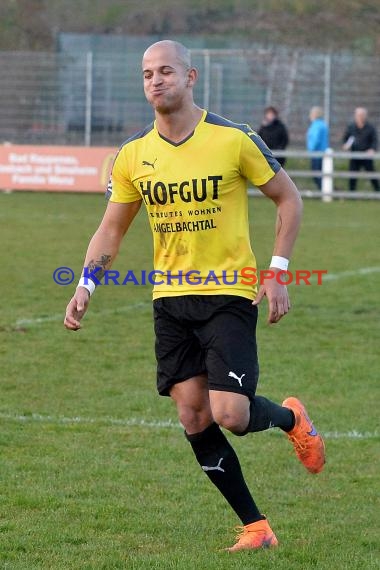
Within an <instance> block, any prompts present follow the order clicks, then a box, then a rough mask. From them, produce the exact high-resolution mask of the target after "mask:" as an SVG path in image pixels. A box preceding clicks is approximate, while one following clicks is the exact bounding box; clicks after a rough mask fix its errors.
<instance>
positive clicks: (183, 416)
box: [177, 406, 212, 434]
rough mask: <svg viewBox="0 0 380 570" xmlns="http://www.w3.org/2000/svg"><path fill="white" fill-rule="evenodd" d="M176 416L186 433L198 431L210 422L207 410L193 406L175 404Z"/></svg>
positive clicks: (210, 418)
mask: <svg viewBox="0 0 380 570" xmlns="http://www.w3.org/2000/svg"><path fill="white" fill-rule="evenodd" d="M177 408H178V418H179V421H180V422H181V424H182V425H183V427H184V428H185V430H186V433H189V434H193V433H200V432H202V431H203V430H205V429H206V428H207V427H208V426H209V425H210V423H211V422H212V417H211V414H210V412H209V410H205V409H198V408H193V407H191V406H177Z"/></svg>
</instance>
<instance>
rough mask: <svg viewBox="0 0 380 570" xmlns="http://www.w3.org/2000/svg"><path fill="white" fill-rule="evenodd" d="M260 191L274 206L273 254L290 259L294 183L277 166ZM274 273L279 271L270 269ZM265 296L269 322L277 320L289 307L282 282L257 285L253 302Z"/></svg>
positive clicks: (298, 210)
mask: <svg viewBox="0 0 380 570" xmlns="http://www.w3.org/2000/svg"><path fill="white" fill-rule="evenodd" d="M259 188H260V190H261V191H262V192H263V193H264V194H265V195H266V196H268V198H270V199H271V200H273V202H274V203H275V204H276V206H277V221H276V239H275V243H274V249H273V255H278V256H281V257H285V258H287V259H290V257H291V254H292V251H293V246H294V242H295V241H296V238H297V234H298V231H299V228H300V224H301V217H302V200H301V196H300V194H299V192H298V190H297V188H296V186H295V184H294V182H293V181H292V180H291V179H290V178H289V176H288V175H287V174H286V172H285V170H283V169H282V168H281V170H279V171H278V172H277V173H276V174H275V175H274V176H273V178H271V180H269V182H266V183H265V184H263V185H261V186H260V187H259ZM270 269H271V270H272V271H273V272H274V273H275V274H276V273H278V272H279V271H280V269H277V268H273V267H272V268H270ZM264 296H265V297H267V299H268V304H269V316H268V322H269V323H277V322H278V321H279V320H280V319H281V318H282V317H283V316H284V315H286V314H287V313H288V311H289V309H290V300H289V295H288V291H287V288H286V286H285V285H280V284H279V283H278V282H277V280H276V279H273V278H272V279H266V280H265V281H264V283H263V285H261V286H260V289H259V292H258V294H257V296H256V299H255V301H254V304H255V305H257V304H258V303H260V301H261V300H262V298H263V297H264Z"/></svg>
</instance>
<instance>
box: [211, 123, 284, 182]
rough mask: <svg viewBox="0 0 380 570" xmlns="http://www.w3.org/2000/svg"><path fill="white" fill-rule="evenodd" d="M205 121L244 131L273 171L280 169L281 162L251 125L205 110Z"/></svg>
mask: <svg viewBox="0 0 380 570" xmlns="http://www.w3.org/2000/svg"><path fill="white" fill-rule="evenodd" d="M205 123H209V124H210V125H217V126H218V127H229V128H232V129H237V130H239V131H242V132H243V133H245V134H246V135H247V136H249V138H250V139H251V141H252V142H253V143H255V145H256V146H257V148H258V149H259V150H260V152H261V153H262V155H263V156H264V158H265V160H266V161H267V163H268V164H269V166H270V167H271V169H272V170H273V172H278V171H279V170H280V169H281V164H280V163H279V162H278V161H277V160H276V159H275V157H274V156H273V154H272V152H271V151H270V150H269V148H268V147H267V145H266V144H265V142H264V141H263V139H262V138H261V137H259V135H258V134H257V133H255V132H254V131H253V130H252V129H251V127H250V126H249V125H247V124H244V123H233V122H232V121H230V120H229V119H225V118H224V117H221V116H220V115H216V114H215V113H209V112H207V115H206V117H205Z"/></svg>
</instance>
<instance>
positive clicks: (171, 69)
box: [143, 47, 193, 114]
mask: <svg viewBox="0 0 380 570" xmlns="http://www.w3.org/2000/svg"><path fill="white" fill-rule="evenodd" d="M191 72H192V70H187V69H186V68H185V66H184V65H183V63H182V62H181V61H179V60H178V59H177V57H176V53H175V50H171V49H168V48H161V47H155V48H152V49H148V50H147V51H146V52H145V55H144V59H143V77H144V92H145V96H146V98H147V100H148V102H149V103H150V104H151V105H152V106H153V108H154V109H155V110H156V111H158V112H159V113H162V114H167V113H173V112H175V111H177V110H179V109H180V108H181V106H182V105H183V103H184V102H185V101H186V99H187V97H188V94H189V89H190V87H192V85H193V82H192V78H191Z"/></svg>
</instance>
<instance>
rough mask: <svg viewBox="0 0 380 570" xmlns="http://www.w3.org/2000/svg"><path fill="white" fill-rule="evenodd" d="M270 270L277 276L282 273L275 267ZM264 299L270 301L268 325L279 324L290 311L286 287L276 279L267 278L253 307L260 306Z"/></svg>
mask: <svg viewBox="0 0 380 570" xmlns="http://www.w3.org/2000/svg"><path fill="white" fill-rule="evenodd" d="M270 270H271V271H273V272H274V273H275V274H277V273H279V272H280V271H281V270H280V269H277V268H274V267H271V268H270ZM264 297H266V298H267V299H268V304H269V313H268V323H270V324H273V323H278V321H279V320H280V319H281V318H282V317H283V316H284V315H286V314H287V313H288V312H289V310H290V299H289V295H288V289H287V287H286V285H281V284H280V283H278V281H277V279H276V278H275V277H272V278H266V279H265V280H264V283H263V284H262V285H261V286H260V289H259V292H258V293H257V296H256V299H255V300H254V301H253V305H258V304H259V303H260V302H261V301H262V299H263V298H264Z"/></svg>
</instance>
